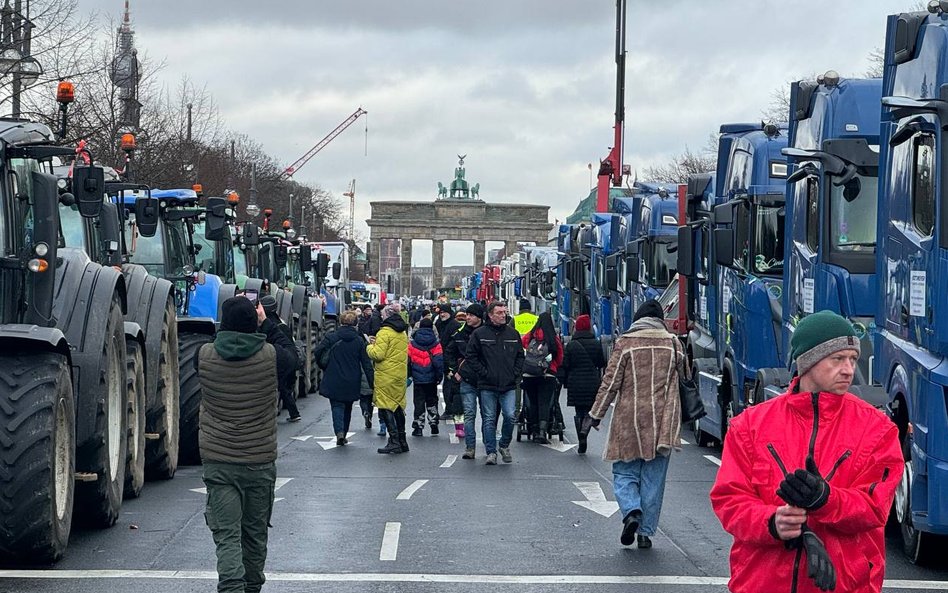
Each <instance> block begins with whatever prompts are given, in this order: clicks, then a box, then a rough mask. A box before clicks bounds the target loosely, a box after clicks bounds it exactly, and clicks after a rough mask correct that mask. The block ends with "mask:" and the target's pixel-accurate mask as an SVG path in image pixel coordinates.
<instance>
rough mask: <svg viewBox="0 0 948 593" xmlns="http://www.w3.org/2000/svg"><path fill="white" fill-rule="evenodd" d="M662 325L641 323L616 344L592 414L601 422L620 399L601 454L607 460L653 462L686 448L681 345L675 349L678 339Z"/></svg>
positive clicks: (649, 321) (620, 337) (590, 413)
mask: <svg viewBox="0 0 948 593" xmlns="http://www.w3.org/2000/svg"><path fill="white" fill-rule="evenodd" d="M660 323H661V322H659V321H657V320H655V322H651V320H648V321H646V320H642V321H640V322H637V323H636V324H635V325H633V326H632V330H630V331H629V332H627V333H624V334H622V335H621V336H619V338H618V339H617V340H616V342H615V344H614V345H613V349H612V357H611V358H610V359H609V364H608V365H607V366H606V372H605V375H604V376H603V379H602V385H601V386H600V387H599V393H598V394H597V395H596V403H594V404H593V407H592V410H590V412H589V415H590V416H592V417H593V418H597V419H600V420H601V419H602V418H603V417H604V416H605V415H606V412H607V411H608V410H609V406H610V405H611V404H612V403H613V402H615V409H614V410H613V411H612V420H611V421H610V423H609V431H608V434H607V436H606V448H605V450H604V451H603V455H602V458H603V459H604V460H606V461H632V460H636V459H644V460H650V459H654V458H655V457H656V456H657V455H669V454H670V453H671V451H672V450H673V449H674V450H680V449H681V446H680V443H681V440H680V438H681V437H680V433H681V401H680V400H679V398H678V370H677V369H678V366H679V364H680V362H681V348H680V347H679V348H678V351H677V352H676V351H675V343H674V340H677V338H676V337H674V336H673V335H672V334H670V333H668V332H667V331H666V330H665V329H664V327H663V326H660V325H659V324H660ZM643 327H644V329H639V328H643Z"/></svg>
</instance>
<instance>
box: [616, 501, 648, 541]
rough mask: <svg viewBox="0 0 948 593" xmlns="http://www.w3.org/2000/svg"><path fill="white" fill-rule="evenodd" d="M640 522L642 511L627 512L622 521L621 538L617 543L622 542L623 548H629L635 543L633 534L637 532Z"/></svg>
mask: <svg viewBox="0 0 948 593" xmlns="http://www.w3.org/2000/svg"><path fill="white" fill-rule="evenodd" d="M641 520H642V511H639V510H635V511H631V512H629V514H628V515H626V516H625V518H624V519H622V536H621V537H619V541H620V542H622V545H623V546H631V545H632V544H633V543H635V532H636V531H638V530H639V521H641Z"/></svg>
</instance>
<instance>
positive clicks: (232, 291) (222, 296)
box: [217, 284, 260, 319]
mask: <svg viewBox="0 0 948 593" xmlns="http://www.w3.org/2000/svg"><path fill="white" fill-rule="evenodd" d="M237 290H238V288H237V285H236V284H221V288H220V290H218V291H217V319H220V318H221V315H222V313H223V309H222V307H223V306H224V301H226V300H227V299H229V298H231V297H234V296H236V295H237ZM257 294H258V295H259V294H260V293H259V292H258V293H257Z"/></svg>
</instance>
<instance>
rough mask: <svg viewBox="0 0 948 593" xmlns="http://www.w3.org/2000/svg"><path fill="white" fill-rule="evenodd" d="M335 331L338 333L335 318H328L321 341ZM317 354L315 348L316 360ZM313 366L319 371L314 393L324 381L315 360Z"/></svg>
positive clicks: (325, 321) (324, 322)
mask: <svg viewBox="0 0 948 593" xmlns="http://www.w3.org/2000/svg"><path fill="white" fill-rule="evenodd" d="M334 331H336V318H335V317H327V318H325V319H323V331H322V333H321V335H320V341H322V338H325V337H326V336H328V335H329V334H330V333H332V332H334ZM315 353H316V349H315V348H313V354H314V358H315ZM313 366H314V367H316V369H317V371H318V373H317V381H316V387H314V388H313V389H314V391H315V390H316V389H318V388H319V383H320V382H322V380H323V371H322V369H320V368H319V365H317V364H316V361H315V360H314V361H313Z"/></svg>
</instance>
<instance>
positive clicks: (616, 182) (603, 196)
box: [596, 0, 626, 212]
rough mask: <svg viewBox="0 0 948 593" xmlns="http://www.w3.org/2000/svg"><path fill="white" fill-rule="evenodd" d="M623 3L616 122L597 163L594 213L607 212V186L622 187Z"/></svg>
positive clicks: (619, 5)
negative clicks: (610, 141)
mask: <svg viewBox="0 0 948 593" xmlns="http://www.w3.org/2000/svg"><path fill="white" fill-rule="evenodd" d="M625 2H626V0H617V1H616V121H615V126H614V128H613V130H614V131H615V139H614V142H613V144H612V150H610V151H609V156H607V157H606V158H605V159H604V160H603V161H601V162H600V163H599V176H598V177H599V183H598V184H597V185H596V212H608V211H609V206H610V204H609V186H610V185H612V186H614V187H622V175H623V173H624V172H625V171H623V166H622V140H623V138H622V128H623V126H624V125H625Z"/></svg>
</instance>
